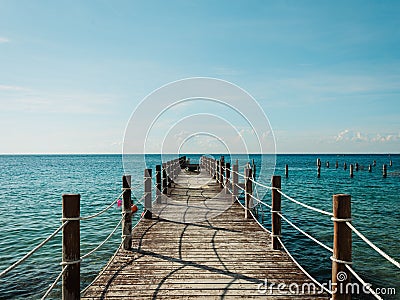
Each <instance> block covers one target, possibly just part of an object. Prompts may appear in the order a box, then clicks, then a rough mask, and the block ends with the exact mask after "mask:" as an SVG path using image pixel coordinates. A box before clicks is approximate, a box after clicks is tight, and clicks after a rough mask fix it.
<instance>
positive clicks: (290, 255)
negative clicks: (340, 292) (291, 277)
mask: <svg viewBox="0 0 400 300" xmlns="http://www.w3.org/2000/svg"><path fill="white" fill-rule="evenodd" d="M276 238H277V240H278V241H279V243H280V244H281V246H282V248H283V250H285V252H286V254H287V255H288V256H289V257H290V258H291V259H292V261H293V262H294V263H295V264H296V265H297V267H298V268H299V269H300V270H301V271H302V272H303V273H304V274H306V276H307V277H308V278H310V279H311V280H312V281H313V282H314V283H315V284H316V285H318V286H319V287H320V288H321V289H322V290H324V291H325V292H327V293H328V294H330V295H332V291H331V290H329V289H328V288H326V287H325V286H324V285H322V284H321V283H320V282H319V281H318V280H316V279H315V278H314V277H312V276H311V275H310V273H308V272H307V271H306V270H305V269H304V268H303V267H302V266H301V265H300V264H299V262H298V261H297V260H296V259H295V258H294V257H293V255H292V254H291V253H290V252H289V251H288V250H287V248H286V247H285V244H284V243H283V242H282V240H281V238H280V237H279V236H278V237H276Z"/></svg>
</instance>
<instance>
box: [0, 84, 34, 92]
mask: <svg viewBox="0 0 400 300" xmlns="http://www.w3.org/2000/svg"><path fill="white" fill-rule="evenodd" d="M0 91H6V92H26V91H29V89H27V88H25V87H22V86H15V85H3V84H0Z"/></svg>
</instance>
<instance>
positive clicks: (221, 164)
mask: <svg viewBox="0 0 400 300" xmlns="http://www.w3.org/2000/svg"><path fill="white" fill-rule="evenodd" d="M224 167H225V158H224V157H223V156H221V159H220V160H219V187H220V188H222V187H224Z"/></svg>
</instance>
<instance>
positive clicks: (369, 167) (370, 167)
mask: <svg viewBox="0 0 400 300" xmlns="http://www.w3.org/2000/svg"><path fill="white" fill-rule="evenodd" d="M368 172H370V173H371V172H372V166H371V164H369V165H368Z"/></svg>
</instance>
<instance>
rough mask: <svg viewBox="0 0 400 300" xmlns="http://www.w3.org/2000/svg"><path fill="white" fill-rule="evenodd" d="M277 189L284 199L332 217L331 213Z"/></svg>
mask: <svg viewBox="0 0 400 300" xmlns="http://www.w3.org/2000/svg"><path fill="white" fill-rule="evenodd" d="M277 191H278V193H279V194H281V195H282V196H283V197H285V198H286V199H288V200H290V201H292V202H294V203H297V204H298V205H301V206H303V207H305V208H307V209H309V210H312V211H315V212H319V213H320V214H323V215H327V216H331V217H333V213H330V212H327V211H324V210H322V209H319V208H316V207H313V206H310V205H308V204H305V203H303V202H300V201H298V200H296V199H293V198H292V197H290V196H288V195H286V194H285V193H284V192H282V191H281V190H279V189H278V190H277Z"/></svg>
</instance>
